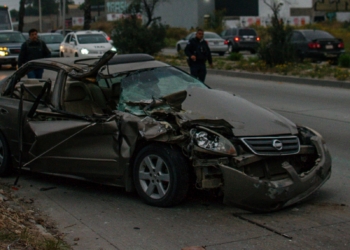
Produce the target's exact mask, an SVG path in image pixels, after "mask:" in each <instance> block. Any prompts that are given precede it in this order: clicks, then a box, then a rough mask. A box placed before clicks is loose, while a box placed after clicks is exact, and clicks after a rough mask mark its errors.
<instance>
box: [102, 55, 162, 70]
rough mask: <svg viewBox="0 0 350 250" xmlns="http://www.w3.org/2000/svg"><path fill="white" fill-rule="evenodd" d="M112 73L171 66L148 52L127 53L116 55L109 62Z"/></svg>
mask: <svg viewBox="0 0 350 250" xmlns="http://www.w3.org/2000/svg"><path fill="white" fill-rule="evenodd" d="M108 65H110V68H109V71H110V73H112V74H113V73H121V72H128V71H134V70H140V69H147V68H157V67H165V66H169V65H168V64H166V63H163V62H160V61H157V60H155V59H154V57H153V56H150V55H148V54H125V55H115V56H114V57H113V58H112V59H111V60H110V61H109V62H108Z"/></svg>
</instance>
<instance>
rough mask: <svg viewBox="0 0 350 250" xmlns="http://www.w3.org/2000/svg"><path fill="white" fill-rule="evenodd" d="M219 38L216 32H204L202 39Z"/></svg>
mask: <svg viewBox="0 0 350 250" xmlns="http://www.w3.org/2000/svg"><path fill="white" fill-rule="evenodd" d="M210 38H219V39H222V38H221V37H220V36H219V35H218V34H215V33H204V39H210Z"/></svg>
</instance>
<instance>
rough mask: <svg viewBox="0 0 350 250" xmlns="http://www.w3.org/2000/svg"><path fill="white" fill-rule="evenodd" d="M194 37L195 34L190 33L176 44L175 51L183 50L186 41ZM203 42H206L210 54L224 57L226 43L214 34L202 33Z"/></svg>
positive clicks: (226, 47)
mask: <svg viewBox="0 0 350 250" xmlns="http://www.w3.org/2000/svg"><path fill="white" fill-rule="evenodd" d="M195 36H196V32H192V33H191V34H189V35H188V36H186V37H185V38H183V39H181V40H179V41H178V42H177V43H176V50H177V51H178V52H180V51H181V50H185V48H186V45H187V44H188V41H189V40H191V39H192V38H194V37H195ZM204 40H206V41H207V43H208V46H209V49H210V51H211V53H218V54H219V55H220V56H223V55H225V53H226V51H227V49H228V43H227V42H226V41H225V40H224V39H222V38H221V37H220V36H219V35H218V34H216V33H214V32H209V31H204Z"/></svg>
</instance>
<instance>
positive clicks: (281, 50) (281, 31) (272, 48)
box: [259, 0, 295, 65]
mask: <svg viewBox="0 0 350 250" xmlns="http://www.w3.org/2000/svg"><path fill="white" fill-rule="evenodd" d="M264 3H265V4H266V5H267V6H269V8H270V9H271V10H272V17H271V27H268V30H267V32H268V34H269V35H270V39H269V41H268V42H267V43H266V44H263V45H262V46H261V48H260V50H259V55H260V56H261V58H262V59H263V60H265V61H266V63H267V64H269V65H276V64H284V63H285V62H290V61H294V60H295V51H294V49H293V46H292V45H291V44H290V41H289V35H290V33H291V31H292V28H291V27H290V26H289V25H287V26H286V25H284V22H283V19H282V18H280V16H279V13H280V11H281V8H282V6H283V4H284V3H287V4H288V3H289V2H288V1H280V0H270V1H269V2H268V0H264Z"/></svg>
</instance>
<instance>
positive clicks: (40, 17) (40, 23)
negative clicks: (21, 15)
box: [39, 0, 43, 32]
mask: <svg viewBox="0 0 350 250" xmlns="http://www.w3.org/2000/svg"><path fill="white" fill-rule="evenodd" d="M42 25H43V24H42V16H41V0H39V32H42V29H43V26H42Z"/></svg>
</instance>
